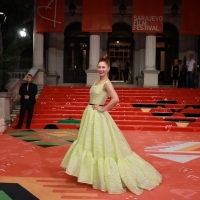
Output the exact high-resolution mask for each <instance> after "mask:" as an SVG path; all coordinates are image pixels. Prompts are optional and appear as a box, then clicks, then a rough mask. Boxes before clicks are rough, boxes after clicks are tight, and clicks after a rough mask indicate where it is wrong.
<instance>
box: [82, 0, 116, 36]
mask: <svg viewBox="0 0 200 200" xmlns="http://www.w3.org/2000/svg"><path fill="white" fill-rule="evenodd" d="M112 4H113V1H112V0H101V1H97V0H83V1H82V6H83V8H82V9H83V10H82V31H83V32H111V31H112Z"/></svg>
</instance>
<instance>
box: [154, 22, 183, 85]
mask: <svg viewBox="0 0 200 200" xmlns="http://www.w3.org/2000/svg"><path fill="white" fill-rule="evenodd" d="M178 46H179V31H178V29H177V28H176V27H175V26H174V25H173V24H171V23H164V26H163V33H162V34H157V36H156V69H157V70H159V71H160V74H159V80H158V84H159V85H171V83H172V80H171V66H172V64H173V61H174V59H175V58H178V51H179V49H178Z"/></svg>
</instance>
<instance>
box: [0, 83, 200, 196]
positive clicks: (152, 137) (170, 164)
mask: <svg viewBox="0 0 200 200" xmlns="http://www.w3.org/2000/svg"><path fill="white" fill-rule="evenodd" d="M116 90H117V92H118V94H119V97H120V103H119V104H117V105H116V106H115V107H114V108H113V109H112V110H110V114H111V115H112V117H113V118H114V120H115V121H116V123H117V124H118V126H119V128H120V129H121V130H122V132H123V133H124V135H125V137H126V138H127V140H128V142H129V144H130V146H131V148H132V149H133V151H135V152H136V153H138V154H139V155H140V156H141V157H143V158H144V159H145V160H147V161H148V162H150V163H151V164H152V165H153V166H155V168H156V169H157V170H158V171H159V172H160V173H161V174H162V175H163V182H162V183H161V185H160V186H158V187H157V188H156V189H154V190H152V191H144V192H143V194H142V195H141V196H136V195H134V194H132V193H131V192H129V191H128V190H127V191H126V192H125V193H124V194H121V195H109V194H107V193H104V192H100V191H97V190H93V189H92V188H91V186H90V185H86V184H81V183H77V182H76V178H75V177H71V176H69V175H67V174H65V173H64V170H63V169H62V168H60V167H59V165H60V162H61V160H62V158H63V156H64V155H65V153H66V151H67V149H68V148H69V146H70V145H71V143H72V142H73V141H74V140H75V139H76V137H77V132H78V127H79V122H80V119H81V116H82V112H83V109H84V107H85V106H86V105H87V104H88V102H89V99H88V98H89V96H88V92H89V88H88V87H59V86H46V87H44V89H43V90H42V92H41V94H40V95H39V97H38V100H37V103H36V107H35V113H34V117H33V123H32V124H31V128H32V129H33V130H32V131H25V130H17V131H16V130H13V129H12V128H10V129H8V130H7V131H6V133H5V134H3V135H1V136H0V138H1V140H0V152H1V157H0V200H9V196H10V197H11V196H12V198H10V199H13V200H32V199H40V200H58V199H68V200H82V199H87V200H88V199H90V200H93V199H95V200H100V199H101V200H125V199H133V200H136V199H137V200H161V199H162V200H183V199H192V200H199V199H200V190H199V185H200V170H199V166H200V123H199V121H200V104H199V101H200V94H199V93H200V91H199V89H172V88H162V89H161V88H116ZM49 91H51V93H50V92H49ZM17 120H18V119H16V120H15V121H14V123H13V125H15V124H16V122H17ZM24 125H25V124H24ZM52 127H53V129H52ZM8 183H10V184H11V183H12V184H13V183H18V186H19V187H21V188H23V189H25V190H26V192H29V194H26V192H25V191H24V192H23V195H24V196H25V195H29V196H30V195H32V196H33V197H30V198H32V199H30V198H29V197H28V199H27V196H26V197H24V196H18V194H17V193H16V191H14V192H13V191H12V189H11V188H16V185H14V186H13V185H10V186H9V184H8ZM5 187H6V189H5ZM21 195H22V192H21ZM13 196H14V197H13ZM2 198H4V199H2Z"/></svg>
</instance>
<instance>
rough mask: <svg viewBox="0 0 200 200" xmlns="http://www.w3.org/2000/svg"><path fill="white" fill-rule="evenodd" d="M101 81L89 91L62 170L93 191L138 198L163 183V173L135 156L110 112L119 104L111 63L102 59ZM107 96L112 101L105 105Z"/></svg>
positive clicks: (106, 59)
mask: <svg viewBox="0 0 200 200" xmlns="http://www.w3.org/2000/svg"><path fill="white" fill-rule="evenodd" d="M97 69H98V73H99V75H100V80H99V81H96V82H95V83H94V84H93V85H92V87H91V88H90V102H89V104H88V106H87V107H86V108H85V110H84V113H83V116H82V119H81V125H80V128H79V133H78V138H77V140H76V141H74V143H73V144H72V145H71V147H70V148H69V150H68V151H67V153H66V155H65V156H64V158H63V160H62V163H61V167H64V168H65V169H66V173H67V174H69V175H73V176H76V177H78V182H81V183H87V184H91V185H92V186H93V188H94V189H98V190H101V191H107V192H108V193H109V194H120V193H123V192H125V188H128V189H129V190H130V191H131V192H133V193H134V194H136V195H140V194H141V193H142V191H143V189H146V190H151V189H153V188H155V187H156V186H158V185H159V184H160V182H161V181H162V177H161V175H160V173H159V172H158V171H157V170H156V169H155V168H154V167H153V166H152V165H151V164H149V163H148V162H146V161H145V160H143V159H142V158H141V157H140V156H139V155H137V154H136V153H134V152H133V151H132V150H131V148H130V146H129V144H128V143H127V141H126V139H125V137H124V136H123V134H122V132H121V131H120V130H119V128H118V127H117V125H116V124H115V122H114V120H113V119H112V117H111V116H110V114H109V113H108V110H109V109H110V108H112V107H113V106H114V105H116V104H117V103H118V102H119V98H118V95H117V93H116V91H115V90H114V88H113V85H112V83H111V82H110V81H109V79H108V73H109V70H110V62H109V60H108V57H107V56H103V57H102V58H101V59H100V60H99V62H98V68H97ZM108 96H110V97H111V100H110V101H109V103H108V104H106V105H104V103H105V102H106V100H107V98H108Z"/></svg>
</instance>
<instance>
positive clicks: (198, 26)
mask: <svg viewBox="0 0 200 200" xmlns="http://www.w3.org/2000/svg"><path fill="white" fill-rule="evenodd" d="M199 11H200V1H199V0H192V1H189V0H182V6H181V12H182V13H181V34H189V35H200V23H199V20H198V19H199Z"/></svg>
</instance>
